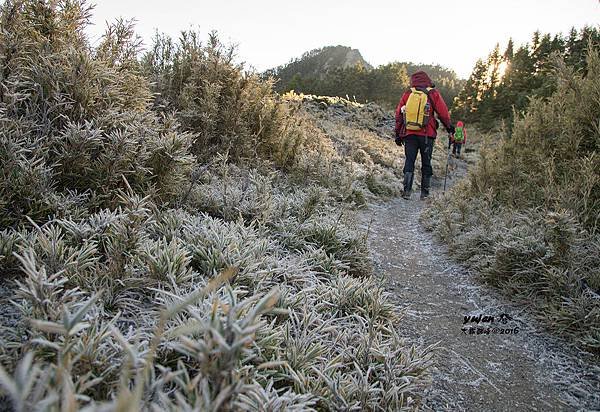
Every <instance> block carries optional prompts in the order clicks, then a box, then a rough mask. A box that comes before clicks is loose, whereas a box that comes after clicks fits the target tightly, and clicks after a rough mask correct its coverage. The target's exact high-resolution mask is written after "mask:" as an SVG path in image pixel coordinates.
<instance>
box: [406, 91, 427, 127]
mask: <svg viewBox="0 0 600 412" xmlns="http://www.w3.org/2000/svg"><path fill="white" fill-rule="evenodd" d="M431 89H432V87H428V88H427V89H421V88H419V89H417V88H415V87H411V89H410V91H411V93H410V96H408V100H407V102H406V106H405V107H404V125H405V126H406V130H423V129H424V128H425V127H426V126H427V123H429V114H430V110H431V104H430V103H429V99H428V97H427V96H428V95H429V91H430V90H431Z"/></svg>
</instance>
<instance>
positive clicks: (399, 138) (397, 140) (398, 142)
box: [394, 136, 404, 146]
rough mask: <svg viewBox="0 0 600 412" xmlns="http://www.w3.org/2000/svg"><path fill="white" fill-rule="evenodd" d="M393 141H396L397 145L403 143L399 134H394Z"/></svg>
mask: <svg viewBox="0 0 600 412" xmlns="http://www.w3.org/2000/svg"><path fill="white" fill-rule="evenodd" d="M394 142H396V144H397V145H398V146H402V145H403V144H404V139H402V137H401V136H396V138H395V139H394Z"/></svg>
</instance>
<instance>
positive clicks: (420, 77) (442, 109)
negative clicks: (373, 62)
mask: <svg viewBox="0 0 600 412" xmlns="http://www.w3.org/2000/svg"><path fill="white" fill-rule="evenodd" d="M432 86H433V82H432V81H431V79H430V78H429V76H427V73H425V72H423V71H420V72H416V73H415V74H413V75H412V76H410V87H423V88H425V87H432ZM408 96H410V90H407V91H405V92H404V94H403V95H402V98H401V99H400V103H398V107H397V108H396V135H400V136H403V137H404V136H406V135H407V134H414V135H417V136H429V137H436V136H437V126H438V122H437V120H435V118H434V116H429V123H428V124H427V126H426V127H425V128H424V129H423V130H410V132H409V133H407V132H406V128H405V127H404V119H403V117H402V112H401V111H400V110H401V108H402V106H404V105H406V101H407V100H408ZM429 100H430V101H431V105H432V106H433V110H434V112H435V113H437V115H438V117H439V119H440V120H441V121H442V123H443V125H444V126H445V127H446V128H448V127H450V125H451V124H452V123H451V122H450V115H449V114H448V106H446V102H444V99H443V98H442V95H441V94H440V92H438V91H437V90H436V89H432V90H431V91H430V92H429Z"/></svg>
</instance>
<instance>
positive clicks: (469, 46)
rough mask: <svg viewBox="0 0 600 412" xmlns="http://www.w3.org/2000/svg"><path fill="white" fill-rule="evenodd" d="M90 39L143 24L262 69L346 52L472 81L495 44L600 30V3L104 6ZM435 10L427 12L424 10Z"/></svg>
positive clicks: (118, 2)
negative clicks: (218, 42) (231, 48)
mask: <svg viewBox="0 0 600 412" xmlns="http://www.w3.org/2000/svg"><path fill="white" fill-rule="evenodd" d="M95 3H96V8H95V11H94V17H93V23H94V26H92V27H90V29H89V33H90V34H91V36H92V38H93V39H97V38H98V37H99V36H100V34H101V33H102V32H103V30H104V27H105V24H106V21H111V20H113V19H115V18H117V17H124V18H135V19H136V20H137V32H138V34H139V35H141V36H142V38H143V39H144V40H145V42H146V44H147V43H148V42H149V40H150V39H151V37H152V35H153V33H154V31H155V29H158V30H160V31H161V32H165V33H168V34H170V35H173V36H177V35H178V33H179V31H180V30H182V29H186V28H194V27H195V28H197V29H199V30H200V31H201V32H202V33H208V32H209V31H211V30H217V31H218V32H219V33H221V35H222V38H223V40H226V41H228V42H233V43H236V44H238V45H239V47H238V55H239V58H240V60H243V61H245V62H247V63H248V64H250V65H251V66H253V67H254V68H256V69H257V70H260V71H262V70H264V69H268V68H271V67H274V66H277V65H280V64H283V63H286V62H287V61H289V60H290V59H291V58H292V57H296V56H300V55H301V54H302V53H304V52H305V51H308V50H311V49H314V48H318V47H322V46H327V45H338V44H340V45H344V46H350V47H352V48H357V49H359V50H360V51H361V53H362V55H363V57H364V58H365V59H366V60H367V61H368V62H369V63H371V64H373V65H375V66H377V65H379V64H383V63H388V62H391V61H411V62H415V63H439V64H441V65H443V66H446V67H449V68H452V69H454V70H455V71H456V72H457V73H458V74H459V75H460V76H462V77H467V76H468V75H469V74H470V72H471V69H472V68H473V65H474V63H475V61H476V60H477V59H478V58H480V57H485V56H486V55H487V54H488V53H489V52H490V51H491V49H492V48H493V47H494V45H495V44H496V43H497V42H499V43H500V45H501V46H503V45H505V44H506V41H507V40H508V38H509V37H510V36H512V37H513V39H514V40H515V42H516V43H517V44H520V43H523V42H526V41H528V40H529V39H530V38H531V34H532V33H533V32H534V31H535V30H536V29H539V30H540V31H542V32H550V33H557V32H567V31H568V30H569V29H570V28H571V27H572V26H575V27H577V28H580V27H582V26H583V25H585V24H591V25H598V24H600V1H599V0H504V1H492V0H458V1H449V0H428V1H418V0H413V1H405V0H404V1H403V0H395V1H392V0H344V1H337V2H334V1H322V0H321V1H317V0H304V1H283V0H280V1H275V0H255V1H251V0H210V1H201V0H195V1H184V0H97V1H96V2H95ZM424 7H427V8H424Z"/></svg>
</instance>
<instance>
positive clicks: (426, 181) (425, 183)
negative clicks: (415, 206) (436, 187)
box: [421, 176, 431, 200]
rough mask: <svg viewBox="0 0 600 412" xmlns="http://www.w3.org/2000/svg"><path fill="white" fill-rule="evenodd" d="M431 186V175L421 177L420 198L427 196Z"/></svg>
mask: <svg viewBox="0 0 600 412" xmlns="http://www.w3.org/2000/svg"><path fill="white" fill-rule="evenodd" d="M430 187H431V176H422V177H421V200H424V199H426V198H428V197H429V188H430Z"/></svg>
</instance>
